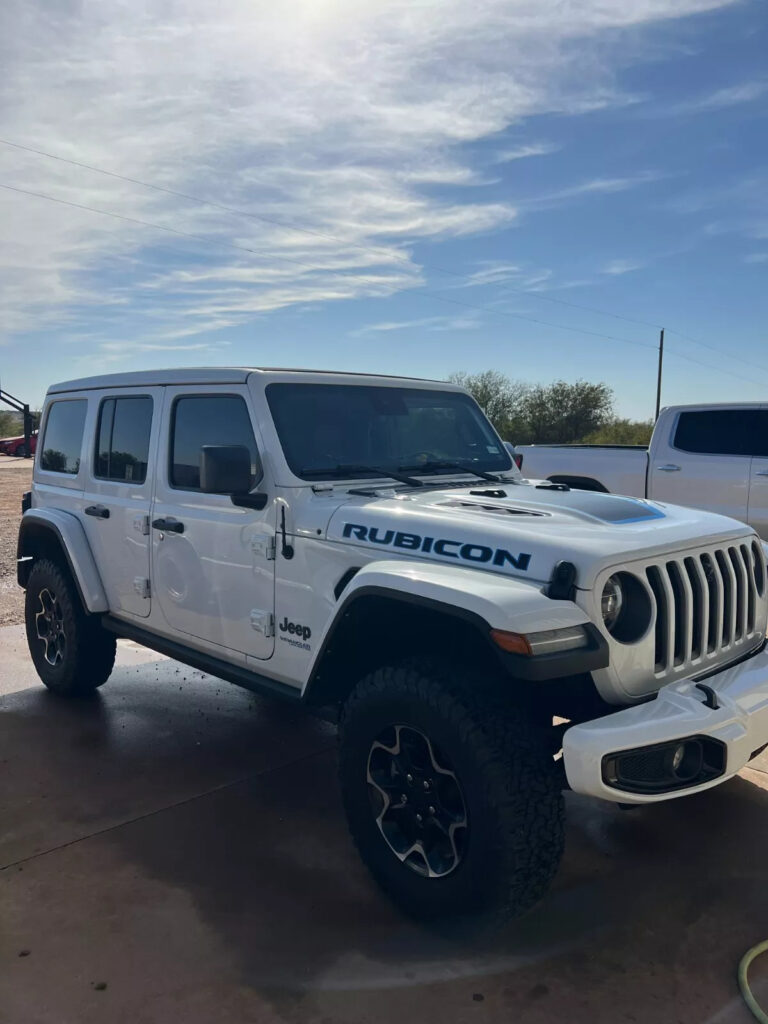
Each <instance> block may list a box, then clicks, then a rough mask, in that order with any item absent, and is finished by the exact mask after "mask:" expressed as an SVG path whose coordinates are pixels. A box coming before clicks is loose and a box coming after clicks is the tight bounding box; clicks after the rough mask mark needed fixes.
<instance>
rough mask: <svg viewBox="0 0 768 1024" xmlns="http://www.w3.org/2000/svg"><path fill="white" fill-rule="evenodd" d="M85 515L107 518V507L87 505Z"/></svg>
mask: <svg viewBox="0 0 768 1024" xmlns="http://www.w3.org/2000/svg"><path fill="white" fill-rule="evenodd" d="M85 514H86V515H87V516H95V517H96V519H109V509H108V508H107V507H106V505H89V506H88V508H87V509H86V510H85Z"/></svg>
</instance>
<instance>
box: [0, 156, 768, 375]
mask: <svg viewBox="0 0 768 1024" xmlns="http://www.w3.org/2000/svg"><path fill="white" fill-rule="evenodd" d="M0 145H3V146H8V147H11V148H13V149H17V150H20V151H22V152H25V153H32V154H34V155H35V156H42V157H45V158H46V159H48V160H56V161H58V162H59V163H64V164H69V165H70V166H71V167H79V168H80V169H81V170H86V171H91V172H93V173H94V174H102V175H106V176H107V177H110V178H115V179H117V180H118V181H125V182H128V183H129V184H132V185H139V186H140V187H141V188H147V189H152V190H153V191H155V192H162V193H164V194H166V195H170V196H175V197H176V198H177V199H184V200H186V201H188V202H193V203H197V204H199V205H201V206H210V207H211V208H213V209H217V210H221V211H222V212H224V213H227V214H230V215H232V216H235V217H249V218H251V219H253V220H259V221H262V222H263V223H265V224H271V225H272V226H274V227H280V228H285V229H287V230H289V231H295V232H297V233H298V234H305V235H311V236H312V237H315V238H323V239H325V240H326V241H331V242H335V243H336V244H337V245H343V246H348V247H349V248H352V249H358V250H359V251H361V252H368V253H371V254H374V255H383V256H387V258H388V259H390V260H392V259H394V260H396V261H398V262H402V263H406V264H408V265H409V266H410V265H411V263H412V260H411V258H410V257H408V256H403V255H401V254H400V253H398V252H397V251H392V250H390V249H383V248H379V247H374V246H366V245H361V244H360V243H359V242H350V241H348V240H345V239H341V238H338V237H337V236H335V235H330V234H328V233H327V232H323V231H314V230H312V229H311V228H303V227H297V226H296V225H295V224H290V223H287V222H286V221H280V220H277V219H275V218H271V217H267V216H265V215H264V214H261V213H254V212H253V211H251V210H239V209H237V208H235V207H232V206H228V205H226V204H225V203H219V202H217V201H216V200H213V199H204V198H202V197H201V196H196V195H192V194H191V193H188V192H181V191H179V190H178V189H172V188H168V187H167V186H165V185H158V184H156V183H154V182H148V181H144V180H142V179H141V178H134V177H132V176H130V175H126V174H120V173H119V172H117V171H110V170H108V169H107V168H104V167H97V166H96V165H95V164H87V163H84V162H82V161H79V160H72V159H70V158H69V157H64V156H60V155H59V154H57V153H49V152H47V151H46V150H42V149H36V148H34V147H33V146H25V145H23V144H22V143H19V142H12V141H11V140H10V139H0ZM252 180H254V181H256V182H258V183H259V184H263V185H264V186H265V187H268V188H273V187H274V184H273V183H271V182H265V181H264V180H263V179H258V178H255V179H252ZM94 212H101V213H104V211H94ZM112 216H115V217H117V216H118V215H117V214H112ZM137 223H142V222H141V221H137ZM163 230H169V229H163ZM177 233H178V234H181V232H177ZM190 237H192V236H190ZM218 244H223V243H218ZM232 247H233V248H234V247H235V246H234V245H232ZM240 248H242V249H243V250H244V251H245V252H251V253H256V254H257V255H268V254H266V253H263V252H262V253H258V252H257V251H256V250H251V249H248V248H246V247H242V246H241V247H240ZM276 258H277V259H283V260H285V261H287V262H293V263H296V264H298V265H299V266H307V267H310V269H315V270H317V269H319V268H316V267H311V265H310V264H307V263H303V262H302V261H300V260H296V259H291V258H290V257H284V256H279V257H276ZM419 263H420V265H421V266H422V267H424V268H426V269H428V270H433V271H435V272H436V273H440V274H446V275H448V276H450V277H454V278H458V279H460V280H462V281H465V280H466V279H467V275H466V274H463V273H461V272H460V271H456V270H450V269H448V268H447V267H441V266H439V265H438V264H435V263H429V262H426V261H424V260H420V261H419ZM335 273H351V272H345V271H342V270H336V271H335ZM493 283H502V282H489V284H493ZM503 284H504V287H505V289H506V290H507V291H510V292H514V293H515V294H517V295H524V296H526V297H527V298H533V299H534V300H535V299H540V300H541V301H542V302H550V303H554V304H556V305H560V306H566V307H568V308H570V309H579V310H581V311H582V312H587V313H596V314H597V315H598V316H606V317H611V318H613V319H615V320H621V321H623V322H624V323H630V324H636V325H638V326H641V327H653V328H654V329H656V330H660V329H661V325H660V324H658V323H654V322H652V321H650V320H643V319H641V318H639V317H629V316H625V315H623V314H621V313H614V312H612V311H610V310H606V309H600V308H599V307H597V306H590V305H588V304H586V303H580V302H571V301H569V300H568V299H561V298H558V297H557V296H554V295H545V294H542V293H541V292H534V291H531V290H530V289H526V288H516V287H514V285H511V284H509V283H507V282H503ZM420 290H421V289H420ZM431 294H433V297H435V298H438V296H436V295H434V293H431ZM443 301H450V300H447V299H444V300H443ZM454 304H455V305H461V304H462V303H460V302H459V301H458V300H455V301H454ZM464 305H466V306H467V307H468V308H470V309H483V310H484V311H485V312H492V310H490V309H488V308H487V307H482V306H478V305H472V304H469V303H464ZM496 312H497V313H498V311H496ZM507 315H509V316H512V315H514V314H507ZM516 319H526V318H524V317H523V316H522V315H516ZM527 319H528V320H529V321H530V322H531V323H540V324H543V325H545V326H549V327H559V328H560V329H562V330H573V331H575V330H577V329H576V328H572V327H565V326H563V325H560V324H551V323H548V322H547V321H545V320H537V319H535V318H533V317H529V318H527ZM581 333H583V334H589V335H592V336H594V337H598V338H606V339H609V340H615V341H622V342H624V343H626V344H637V345H640V344H641V343H640V342H631V341H629V340H628V339H626V338H613V337H612V336H611V335H606V334H602V333H600V332H595V331H587V330H581ZM667 333H669V334H675V335H676V336H677V337H679V338H683V339H685V340H686V341H689V342H691V343H692V344H694V345H700V346H701V347H702V348H707V349H709V350H710V351H711V352H714V353H716V354H717V355H723V354H724V352H723V350H722V349H719V348H717V347H716V346H714V345H709V344H707V342H704V341H700V340H699V339H698V338H693V337H691V336H690V335H688V334H685V333H684V332H682V331H677V330H675V329H674V328H667ZM647 347H655V346H647ZM680 358H684V357H683V356H680ZM740 358H741V357H740ZM691 361H692V362H696V360H691ZM741 361H742V362H745V363H747V364H748V365H750V366H753V367H755V369H758V370H761V371H763V372H765V373H768V366H764V365H761V364H760V363H755V362H753V361H750V360H747V359H743V358H741ZM701 365H702V366H703V365H707V364H704V363H701ZM711 369H717V367H711ZM726 372H729V371H726ZM732 375H733V374H732ZM744 379H746V378H744Z"/></svg>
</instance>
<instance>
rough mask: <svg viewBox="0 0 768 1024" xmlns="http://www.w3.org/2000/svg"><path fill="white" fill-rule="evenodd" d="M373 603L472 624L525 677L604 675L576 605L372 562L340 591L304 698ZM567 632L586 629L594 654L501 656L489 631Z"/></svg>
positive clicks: (522, 586)
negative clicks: (360, 606)
mask: <svg viewBox="0 0 768 1024" xmlns="http://www.w3.org/2000/svg"><path fill="white" fill-rule="evenodd" d="M370 597H378V598H381V597H384V598H389V599H391V600H393V601H396V602H398V603H403V604H406V605H412V606H420V607H422V608H425V609H428V610H430V611H434V612H439V613H441V614H444V615H446V616H448V617H453V618H459V619H463V620H464V621H465V622H469V623H470V624H471V625H472V626H473V627H474V628H475V629H476V630H477V632H478V633H479V634H480V635H481V636H482V638H483V640H484V641H485V642H487V644H488V646H489V648H491V649H492V650H493V653H494V656H495V657H496V658H497V659H498V660H499V661H500V662H501V663H502V664H503V665H504V668H505V670H506V671H507V672H508V673H509V674H510V675H516V676H519V677H520V678H527V679H531V680H534V679H548V678H558V677H562V676H565V675H572V674H577V673H583V672H589V671H592V670H593V669H596V668H603V667H605V665H606V664H607V663H608V648H607V644H606V643H605V641H604V640H603V638H602V636H601V635H600V634H599V632H598V631H597V630H596V629H595V627H594V626H593V625H592V624H591V623H590V621H589V618H588V617H587V616H586V614H585V613H584V612H583V611H582V609H580V608H579V607H578V606H577V605H575V604H574V603H573V602H572V601H558V600H551V599H550V598H548V597H547V596H546V595H545V594H544V593H543V592H542V590H541V588H540V586H538V585H536V584H533V583H528V582H526V581H524V580H520V581H518V580H515V579H510V578H509V577H508V576H501V575H498V574H495V573H487V572H481V571H477V570H473V569H464V568H456V567H454V566H447V565H440V564H435V563H414V562H412V561H398V560H391V561H381V562H371V563H369V564H368V565H366V566H364V567H363V568H361V569H360V570H359V571H358V572H357V573H356V574H355V576H354V578H353V579H352V580H351V581H350V582H349V584H348V585H347V587H346V588H345V589H344V590H343V591H342V595H341V599H340V602H339V605H338V607H337V609H336V612H335V614H334V615H333V616H332V617H331V619H330V621H329V623H328V626H327V628H326V630H325V632H324V634H323V637H322V641H321V644H320V646H319V649H318V652H317V655H316V657H315V660H314V662H313V664H312V668H311V670H310V673H309V679H308V682H307V685H306V687H305V690H304V694H305V696H307V695H308V691H310V690H311V688H312V687H313V685H314V683H315V682H316V681H317V680H318V678H319V676H320V673H321V668H322V667H323V666H324V661H325V658H326V655H331V653H332V652H334V641H335V638H336V637H337V635H341V636H343V635H344V634H343V629H344V621H345V620H348V619H349V616H350V615H351V614H353V613H354V609H355V605H356V604H357V602H362V601H364V600H365V599H366V598H370ZM567 626H584V627H585V628H586V629H587V631H588V633H589V637H590V642H589V647H588V648H584V649H580V650H577V651H574V652H572V653H568V652H564V653H563V654H555V655H543V656H539V657H538V658H529V657H525V656H523V655H516V654H507V653H505V652H503V651H501V649H500V648H497V647H496V645H495V644H494V643H493V641H492V639H491V637H490V631H491V630H492V629H504V630H510V631H513V632H520V633H534V632H539V631H540V630H545V629H558V628H564V627H567ZM336 646H338V645H336ZM334 656H338V651H335V653H334Z"/></svg>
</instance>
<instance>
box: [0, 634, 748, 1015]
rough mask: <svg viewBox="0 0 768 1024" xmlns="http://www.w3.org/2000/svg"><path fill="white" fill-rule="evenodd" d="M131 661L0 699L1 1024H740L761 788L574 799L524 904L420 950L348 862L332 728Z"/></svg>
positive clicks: (418, 933)
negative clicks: (648, 802) (537, 890)
mask: <svg viewBox="0 0 768 1024" xmlns="http://www.w3.org/2000/svg"><path fill="white" fill-rule="evenodd" d="M4 640H5V637H3V636H2V635H1V634H0V657H2V656H3V654H4V652H5V650H6V647H7V645H5V644H4ZM146 657H148V655H147V654H146V652H137V651H135V650H132V649H130V648H125V647H124V646H123V645H121V651H120V659H119V665H118V668H117V669H116V671H115V673H114V675H113V677H112V679H111V680H110V681H109V683H107V685H106V686H105V687H104V688H103V690H102V691H101V693H100V694H99V695H98V696H97V697H95V698H94V699H92V700H84V701H78V702H63V701H59V700H56V699H54V698H52V697H50V696H49V695H48V694H47V693H46V692H45V691H44V690H43V689H42V687H39V686H34V687H30V688H25V689H20V690H18V691H17V692H12V693H8V694H7V695H6V696H4V697H2V698H0V762H1V763H0V866H2V868H3V870H2V871H0V1020H2V1022H3V1024H32V1022H34V1024H48V1022H51V1024H54V1022H55V1024H91V1022H94V1024H95V1022H99V1024H103V1022H104V1021H109V1022H111V1024H122V1022H126V1024H128V1022H131V1024H160V1022H163V1024H165V1022H169V1021H174V1020H178V1021H179V1022H183V1024H198V1022H199V1024H210V1022H213V1021H216V1022H217V1024H244V1022H259V1024H261V1022H271V1021H286V1022H290V1024H331V1022H336V1021H338V1022H340V1024H341V1022H343V1024H347V1022H349V1024H353V1022H354V1024H359V1022H371V1024H389V1022H391V1021H396V1020H397V1021H402V1022H403V1024H412V1022H420V1021H424V1022H435V1024H437V1022H440V1024H454V1022H456V1024H459V1022H462V1024H463V1022H465V1021H483V1022H485V1021H492V1022H494V1024H495V1022H497V1021H502V1020H503V1021H515V1022H525V1024H529V1022H530V1024H538V1022H551V1021H555V1020H558V1021H559V1020H563V1021H571V1022H582V1021H584V1022H587V1021H590V1022H601V1024H602V1022H605V1024H615V1022H620V1021H641V1022H645V1021H648V1022H654V1024H655V1022H658V1024H666V1022H670V1024H671V1022H678V1021H680V1022H694V1021H702V1022H704V1021H706V1022H712V1024H714V1022H718V1024H747V1022H748V1021H749V1020H751V1017H750V1016H749V1014H748V1012H747V1011H746V1009H745V1008H744V1007H743V1006H742V1005H741V1003H740V1000H739V997H738V992H737V988H736V982H735V972H736V965H737V963H738V959H739V957H740V955H741V954H742V953H743V952H744V951H745V950H746V949H747V948H748V947H749V946H751V945H752V944H754V943H755V942H757V941H758V940H760V939H763V938H765V937H768V885H767V884H766V871H765V865H766V859H767V856H768V774H764V773H763V771H759V770H753V769H747V770H745V772H744V773H743V777H741V778H739V779H736V780H734V781H732V782H730V783H728V784H726V785H724V786H722V787H720V788H719V789H717V790H715V791H713V792H711V793H708V794H704V795H702V796H699V797H693V798H689V799H687V800H682V801H678V802H673V803H669V804H666V805H662V806H660V807H655V808H649V809H641V810H638V811H632V812H624V811H621V810H619V809H617V808H613V807H608V806H603V805H599V804H597V803H594V802H591V801H588V800H586V799H581V798H578V797H574V796H571V797H569V799H568V846H567V853H566V857H565V860H564V863H563V867H562V869H561V871H560V874H559V876H558V878H557V881H556V884H555V886H554V888H553V891H552V893H551V895H550V896H549V898H548V899H547V900H546V901H545V902H544V903H543V904H542V905H541V906H540V907H538V908H537V909H536V910H535V911H533V912H532V913H530V914H528V915H527V916H526V917H525V918H524V919H522V920H521V921H518V922H516V923H514V924H513V925H511V926H509V927H508V928H507V929H506V930H505V931H504V932H503V933H501V934H496V935H494V936H483V935H478V934H468V933H464V934H461V933H457V932H455V931H454V932H449V931H446V930H436V931H435V930H429V929H426V928H421V927H419V926H417V925H415V924H413V923H411V922H408V921H406V920H404V919H403V918H402V917H401V916H399V915H398V913H397V912H396V911H394V910H393V909H392V908H391V907H390V905H389V904H388V903H387V902H386V900H384V899H383V898H382V897H381V896H380V895H379V894H378V892H377V891H376V890H375V889H374V888H373V887H372V885H371V884H370V883H369V881H368V877H367V875H366V873H365V871H364V869H363V868H362V867H361V865H360V864H359V862H358V860H357V857H356V855H355V853H354V851H353V850H352V849H351V846H350V843H349V841H348V839H347V836H346V831H345V827H344V822H343V819H342V814H341V809H340V806H339V800H338V794H337V789H336V785H335V779H334V772H335V753H334V736H333V731H332V729H331V727H330V726H328V725H326V724H324V723H322V722H320V721H318V720H316V719H314V718H312V717H310V716H308V715H306V714H305V713H303V712H302V711H301V710H300V709H297V708H289V707H285V706H281V705H277V704H272V703H269V702H267V701H261V700H259V699H256V698H254V697H252V696H251V695H249V694H247V693H244V692H242V691H239V690H237V689H235V688H233V687H229V686H227V685H226V684H221V683H218V682H217V681H215V680H213V679H210V678H209V677H205V676H202V675H201V674H199V673H194V672H191V671H190V670H188V669H186V668H183V667H181V666H178V665H177V664H175V663H174V662H170V661H167V660H159V661H148V662H144V663H143V664H137V663H136V662H135V660H133V661H132V659H137V658H146ZM2 664H3V665H4V666H7V665H8V664H10V662H9V661H8V662H6V661H5V659H4V658H3V661H2ZM0 671H2V672H3V675H4V677H5V675H6V673H5V669H4V668H3V669H0ZM19 671H26V670H25V669H22V668H20V669H19ZM24 678H27V677H26V676H25V677H24ZM756 768H758V769H763V770H764V771H768V760H766V759H763V760H762V761H761V762H756ZM22 953H23V954H27V955H20V954H22ZM754 979H755V985H754V987H755V990H756V992H757V994H758V995H760V996H762V998H763V1000H764V1002H765V1003H768V965H765V966H763V965H761V964H760V962H758V963H757V964H756V965H755V967H754ZM104 986H105V987H104Z"/></svg>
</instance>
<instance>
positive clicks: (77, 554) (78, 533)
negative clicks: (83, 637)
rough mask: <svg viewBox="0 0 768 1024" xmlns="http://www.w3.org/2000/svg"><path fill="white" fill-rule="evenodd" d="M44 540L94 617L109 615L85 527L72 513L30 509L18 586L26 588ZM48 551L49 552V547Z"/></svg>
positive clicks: (22, 529)
mask: <svg viewBox="0 0 768 1024" xmlns="http://www.w3.org/2000/svg"><path fill="white" fill-rule="evenodd" d="M41 540H43V544H44V546H45V547H48V545H49V544H50V542H51V540H53V541H54V542H55V544H56V546H57V547H58V548H59V549H60V551H61V553H62V555H63V556H64V558H65V560H66V563H67V566H68V567H69V571H70V573H71V574H72V578H73V580H74V581H75V585H76V587H77V590H78V593H79V595H80V600H81V601H82V602H83V607H84V608H85V609H86V611H87V612H89V613H91V614H100V613H101V612H106V611H109V604H108V603H107V595H106V593H105V591H104V585H103V583H102V582H101V576H100V575H99V570H98V568H97V566H96V560H95V559H94V557H93V552H92V551H91V546H90V544H89V543H88V538H87V536H86V534H85V530H84V529H83V524H82V523H81V522H80V520H79V519H78V518H77V516H76V515H74V514H73V513H72V512H65V511H64V510H63V509H58V508H33V509H29V510H28V511H27V512H25V513H24V515H23V516H22V518H21V526H20V528H19V543H18V549H17V556H18V559H19V563H18V567H17V578H18V581H19V585H20V586H22V587H25V586H26V583H27V579H28V577H29V571H30V568H31V566H32V565H33V564H34V561H33V562H29V561H28V559H29V558H30V557H31V558H32V559H33V560H34V558H35V557H36V555H35V552H36V551H39V550H40V547H41ZM48 550H50V548H49V547H48Z"/></svg>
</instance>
